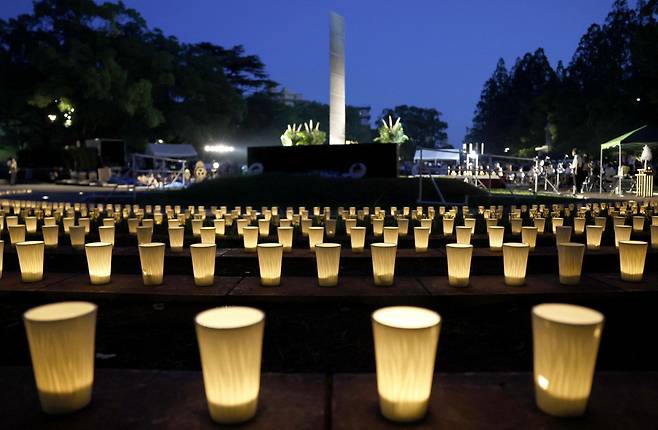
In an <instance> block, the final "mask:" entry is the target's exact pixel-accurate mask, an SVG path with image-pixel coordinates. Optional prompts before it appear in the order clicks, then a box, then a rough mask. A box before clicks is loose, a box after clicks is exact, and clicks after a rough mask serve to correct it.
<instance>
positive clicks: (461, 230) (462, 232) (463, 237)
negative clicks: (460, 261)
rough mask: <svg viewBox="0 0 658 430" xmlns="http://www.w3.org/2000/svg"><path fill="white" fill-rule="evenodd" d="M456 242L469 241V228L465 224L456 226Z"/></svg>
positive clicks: (465, 242)
mask: <svg viewBox="0 0 658 430" xmlns="http://www.w3.org/2000/svg"><path fill="white" fill-rule="evenodd" d="M455 228H456V230H457V243H463V244H469V243H471V228H470V227H467V226H461V225H460V226H457V227H455Z"/></svg>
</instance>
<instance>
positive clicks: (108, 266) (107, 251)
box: [85, 242, 112, 285]
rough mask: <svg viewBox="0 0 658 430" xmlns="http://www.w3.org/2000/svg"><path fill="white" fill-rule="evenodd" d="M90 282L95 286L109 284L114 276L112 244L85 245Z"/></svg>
mask: <svg viewBox="0 0 658 430" xmlns="http://www.w3.org/2000/svg"><path fill="white" fill-rule="evenodd" d="M85 253H86V254H87V268H88V270H89V281H90V282H91V283H92V284H93V285H100V284H107V283H108V282H110V276H111V275H112V244H111V243H109V242H92V243H88V244H86V245H85Z"/></svg>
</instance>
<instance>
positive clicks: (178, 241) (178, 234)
mask: <svg viewBox="0 0 658 430" xmlns="http://www.w3.org/2000/svg"><path fill="white" fill-rule="evenodd" d="M167 232H168V234H169V247H170V248H171V250H172V251H176V252H179V251H182V250H183V241H184V240H185V227H180V226H176V227H172V226H169V228H168V229H167Z"/></svg>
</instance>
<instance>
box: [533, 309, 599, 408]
mask: <svg viewBox="0 0 658 430" xmlns="http://www.w3.org/2000/svg"><path fill="white" fill-rule="evenodd" d="M603 320H604V318H603V315H602V314H601V313H599V312H597V311H595V310H592V309H588V308H584V307H581V306H575V305H566V304H559V303H546V304H541V305H537V306H535V307H534V308H532V343H533V361H534V366H533V367H534V382H535V400H536V402H537V406H538V407H539V409H541V410H542V411H544V412H545V413H547V414H549V415H554V416H558V417H571V416H580V415H582V414H583V413H584V412H585V408H586V407H587V401H588V399H589V395H590V391H591V388H592V378H593V376H594V367H595V364H596V356H597V353H598V349H599V342H600V340H601V333H602V330H603Z"/></svg>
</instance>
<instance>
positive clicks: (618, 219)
mask: <svg viewBox="0 0 658 430" xmlns="http://www.w3.org/2000/svg"><path fill="white" fill-rule="evenodd" d="M625 223H626V217H625V216H615V217H613V218H612V225H624V224H625Z"/></svg>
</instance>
